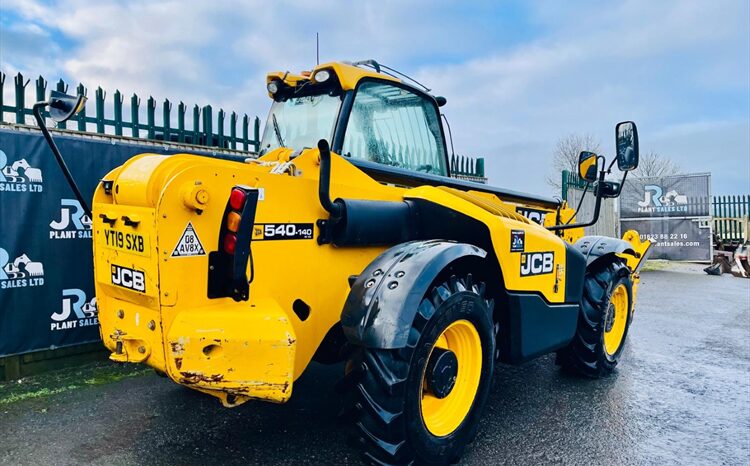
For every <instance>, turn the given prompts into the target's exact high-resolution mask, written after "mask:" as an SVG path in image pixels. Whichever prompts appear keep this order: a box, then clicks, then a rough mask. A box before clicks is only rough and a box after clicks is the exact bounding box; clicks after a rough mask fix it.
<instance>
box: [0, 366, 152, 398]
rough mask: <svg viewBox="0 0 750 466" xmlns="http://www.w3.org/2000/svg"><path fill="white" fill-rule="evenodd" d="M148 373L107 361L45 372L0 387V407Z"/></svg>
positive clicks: (137, 367)
mask: <svg viewBox="0 0 750 466" xmlns="http://www.w3.org/2000/svg"><path fill="white" fill-rule="evenodd" d="M152 373H153V371H152V370H151V369H150V368H149V367H146V366H141V365H133V364H128V365H123V364H115V363H112V362H108V361H103V362H95V363H91V364H86V365H83V366H76V367H71V368H68V369H60V370H56V371H52V372H46V373H43V374H39V375H34V376H31V377H25V378H22V379H19V380H14V381H10V382H3V383H0V406H2V405H8V404H12V403H17V402H20V401H25V400H30V399H36V398H46V397H49V396H53V395H58V394H60V393H65V392H68V391H71V390H77V389H79V388H85V387H95V386H100V385H106V384H110V383H114V382H118V381H120V380H123V379H128V378H131V377H139V376H142V375H146V374H152Z"/></svg>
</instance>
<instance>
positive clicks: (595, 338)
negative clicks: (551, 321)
mask: <svg viewBox="0 0 750 466" xmlns="http://www.w3.org/2000/svg"><path fill="white" fill-rule="evenodd" d="M620 285H622V286H623V287H624V289H625V292H626V294H627V309H626V310H625V312H626V316H625V321H624V326H625V328H624V332H623V334H622V338H621V340H620V343H619V346H618V347H617V349H616V350H615V351H607V347H606V345H605V333H607V332H608V329H609V330H611V328H612V321H613V319H614V318H615V316H616V313H615V312H614V309H615V307H616V306H614V304H613V303H612V302H611V301H612V299H611V298H612V295H613V292H614V291H615V290H616V289H618V287H619V286H620ZM632 309H633V282H632V279H631V277H630V271H629V269H628V267H627V266H626V265H625V263H624V262H623V261H622V260H621V259H614V260H611V261H607V262H604V263H600V264H594V266H593V268H591V269H589V270H586V275H585V277H584V285H583V297H582V299H581V309H580V311H579V315H578V326H577V328H576V334H575V336H574V337H573V341H571V342H570V344H569V345H568V346H567V347H565V348H563V349H562V350H560V351H558V353H557V363H558V364H559V365H560V366H562V368H563V369H564V370H567V371H568V372H572V373H575V374H579V375H583V376H586V377H591V378H599V377H604V376H606V375H608V374H610V373H611V372H612V371H613V370H614V368H615V366H616V365H617V362H618V361H619V360H620V355H621V354H622V350H623V348H624V346H625V339H626V338H627V336H628V330H629V329H630V323H631V320H632ZM610 350H611V348H610Z"/></svg>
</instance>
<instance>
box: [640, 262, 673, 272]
mask: <svg viewBox="0 0 750 466" xmlns="http://www.w3.org/2000/svg"><path fill="white" fill-rule="evenodd" d="M668 268H669V261H667V260H661V259H654V260H648V261H646V263H645V264H643V267H641V272H655V271H657V270H667V269H668Z"/></svg>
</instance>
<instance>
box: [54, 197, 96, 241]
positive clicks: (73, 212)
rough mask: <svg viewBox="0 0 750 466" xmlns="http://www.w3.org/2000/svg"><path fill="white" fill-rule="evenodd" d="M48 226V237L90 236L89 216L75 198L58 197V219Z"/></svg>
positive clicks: (74, 237) (71, 237)
mask: <svg viewBox="0 0 750 466" xmlns="http://www.w3.org/2000/svg"><path fill="white" fill-rule="evenodd" d="M49 226H50V228H51V230H50V231H49V239H76V238H91V218H89V216H88V215H86V213H85V212H84V211H83V207H81V203H80V202H78V201H77V200H75V199H60V220H53V221H52V222H50V224H49Z"/></svg>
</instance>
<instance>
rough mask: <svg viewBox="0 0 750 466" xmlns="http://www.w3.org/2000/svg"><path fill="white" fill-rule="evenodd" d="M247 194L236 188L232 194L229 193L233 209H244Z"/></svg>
mask: <svg viewBox="0 0 750 466" xmlns="http://www.w3.org/2000/svg"><path fill="white" fill-rule="evenodd" d="M246 197H247V195H246V194H245V193H244V192H243V191H241V190H239V189H237V188H235V189H233V190H232V194H230V195H229V205H230V206H232V209H234V210H242V206H244V205H245V198H246Z"/></svg>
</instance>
